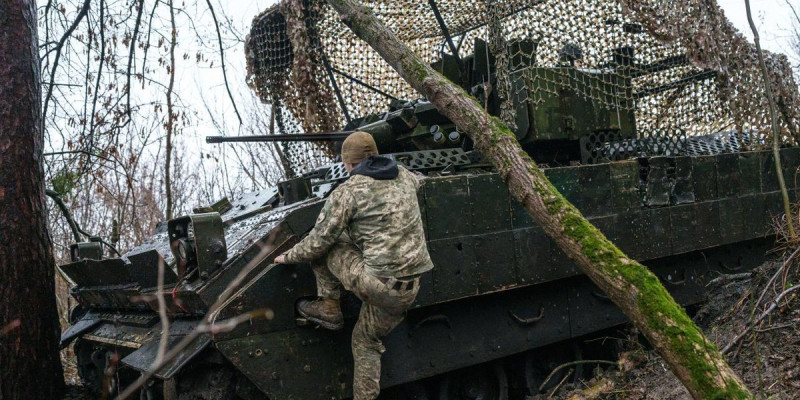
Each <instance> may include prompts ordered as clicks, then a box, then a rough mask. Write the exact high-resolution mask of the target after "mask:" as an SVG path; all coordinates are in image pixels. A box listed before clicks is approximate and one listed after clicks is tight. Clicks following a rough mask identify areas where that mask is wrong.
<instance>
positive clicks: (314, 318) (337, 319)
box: [297, 299, 344, 331]
mask: <svg viewBox="0 0 800 400" xmlns="http://www.w3.org/2000/svg"><path fill="white" fill-rule="evenodd" d="M297 312H298V313H300V315H302V316H303V317H305V318H307V319H308V320H309V321H311V322H314V323H316V324H319V326H321V327H323V328H325V329H330V330H333V331H338V330H339V329H342V327H344V317H343V316H342V309H341V308H340V307H339V300H331V299H319V300H306V299H301V300H300V301H298V302H297Z"/></svg>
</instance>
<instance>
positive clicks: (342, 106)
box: [247, 0, 800, 148]
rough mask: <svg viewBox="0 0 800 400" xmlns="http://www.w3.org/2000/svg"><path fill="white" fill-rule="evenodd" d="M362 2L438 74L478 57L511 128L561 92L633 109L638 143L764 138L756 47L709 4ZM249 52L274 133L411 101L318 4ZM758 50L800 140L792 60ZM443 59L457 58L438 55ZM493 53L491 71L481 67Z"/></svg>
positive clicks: (281, 9)
mask: <svg viewBox="0 0 800 400" xmlns="http://www.w3.org/2000/svg"><path fill="white" fill-rule="evenodd" d="M365 3H366V4H367V5H368V6H369V7H371V8H372V10H373V11H374V13H375V14H376V15H377V16H378V18H380V19H381V20H382V21H383V23H385V24H386V25H387V26H388V27H389V28H390V29H392V30H393V31H394V32H396V34H397V35H398V37H399V38H400V39H401V40H403V41H405V42H406V44H408V46H409V47H410V48H411V49H412V50H413V51H414V52H416V54H417V55H418V56H420V57H421V58H422V59H423V60H425V61H426V62H429V63H431V64H433V65H435V66H437V68H439V69H440V70H441V71H442V72H446V71H445V70H446V69H447V68H448V66H449V65H456V66H458V67H461V68H463V65H464V64H463V61H464V60H467V59H469V58H470V57H473V60H474V62H472V63H471V65H472V66H473V68H474V70H473V71H472V73H473V74H477V75H480V76H481V77H482V78H483V79H484V80H485V81H486V82H487V84H492V83H493V84H494V85H495V86H496V87H494V88H488V89H487V90H496V91H497V92H496V93H497V94H498V95H499V96H500V99H501V101H502V100H504V102H503V105H502V106H501V107H500V110H501V115H500V116H501V118H503V119H504V120H508V121H512V120H513V118H512V117H511V116H509V115H508V113H513V112H514V107H513V105H512V104H511V103H512V100H513V101H515V102H516V103H514V104H532V105H533V106H534V107H535V106H536V105H537V104H538V103H541V102H543V101H544V100H545V99H546V98H547V97H552V96H553V95H558V94H559V93H561V89H563V88H565V87H568V88H570V89H571V90H572V91H573V92H574V93H577V94H578V96H581V97H583V98H586V99H589V100H591V101H592V102H595V103H599V104H602V105H603V106H604V107H606V108H608V109H613V110H617V112H618V113H620V114H624V113H626V112H630V113H633V115H634V118H633V119H634V120H635V125H636V132H637V135H639V136H640V137H645V136H659V135H661V136H663V135H667V136H669V135H676V134H677V133H676V132H680V135H684V136H686V135H688V136H692V135H700V134H709V133H715V132H723V131H728V132H733V133H735V134H732V135H730V137H731V140H738V141H739V143H738V145H739V146H744V147H748V148H754V147H763V146H767V145H769V143H770V140H771V135H770V119H769V114H768V112H769V108H768V103H767V100H766V97H765V96H764V89H763V87H764V86H763V82H762V79H761V73H760V70H759V68H758V59H757V54H756V52H755V47H754V46H753V45H751V44H750V43H748V42H747V41H746V40H745V38H744V37H743V36H742V35H741V34H740V33H738V32H737V31H736V30H735V29H734V28H733V27H732V25H731V24H730V22H729V21H728V20H727V19H726V18H725V16H724V14H723V12H722V11H721V9H720V8H719V6H718V5H717V4H716V2H715V1H713V0H700V1H697V0H672V1H668V0H667V1H663V0H662V1H652V0H651V1H645V0H621V1H611V0H528V1H519V0H473V1H454V0H434V1H407V0H401V1H368V2H365ZM435 10H437V11H438V16H437V12H436V11H435ZM437 17H440V18H441V22H443V24H442V23H440V21H439V19H438V18H437ZM445 31H447V32H448V35H447V36H446V35H444V33H443V32H445ZM482 42H483V43H487V44H488V45H486V46H481V45H480V43H482ZM247 48H248V52H247V56H248V72H249V82H250V84H251V86H252V87H253V88H254V89H255V90H256V92H257V93H258V95H259V96H260V97H261V99H262V100H264V101H265V102H268V103H271V104H273V106H277V107H274V108H282V109H283V110H285V111H288V114H291V118H285V120H286V121H288V120H293V121H294V122H295V124H287V123H281V124H279V125H280V128H281V132H280V133H294V132H313V131H326V130H336V129H340V128H342V127H344V125H345V124H346V123H347V118H348V117H349V118H354V117H359V116H364V115H368V114H373V113H379V112H385V111H386V110H387V106H388V104H389V100H391V99H403V100H412V99H415V98H417V97H419V95H418V94H417V93H415V92H414V90H413V89H412V88H411V87H410V86H409V85H408V84H406V83H405V82H404V81H403V80H402V79H401V78H400V77H399V76H398V75H397V73H396V72H395V71H393V70H392V69H391V68H390V67H389V66H388V64H386V62H384V61H383V59H381V57H380V56H379V55H378V54H377V53H376V52H375V51H373V50H372V49H371V48H370V47H369V46H368V45H367V44H366V43H365V42H363V41H361V40H360V39H358V38H357V37H356V36H355V35H354V34H353V33H352V32H351V31H350V29H349V28H348V27H347V26H345V25H344V24H343V23H342V22H341V21H340V20H339V18H338V15H337V14H336V12H335V11H334V10H333V9H332V8H331V7H330V6H329V5H327V4H326V3H324V2H322V1H319V0H306V1H303V0H284V1H283V2H282V3H280V4H279V5H277V6H275V7H273V8H271V9H269V10H267V11H266V12H265V13H263V14H262V15H260V16H257V17H256V18H255V20H254V22H253V28H252V31H251V34H250V37H249V40H248V42H247ZM453 48H456V50H457V51H456V52H457V57H455V58H453V57H452V56H449V55H450V54H452V53H453V52H452V49H453ZM479 53H480V54H479ZM764 56H765V57H766V63H767V66H768V69H769V73H770V77H771V80H772V87H773V90H774V94H775V96H776V101H777V104H778V108H779V113H780V116H779V120H780V129H781V134H782V141H783V144H795V143H796V142H797V138H798V135H799V133H798V131H800V98H799V97H798V92H797V85H796V84H795V82H794V79H793V77H792V74H791V68H790V65H789V63H788V61H787V59H786V57H785V56H783V55H776V54H771V53H768V52H765V53H764ZM448 57H449V58H450V59H451V60H453V59H454V60H455V64H453V63H452V62H451V63H450V64H448V63H447V62H444V61H441V60H442V59H443V58H448ZM490 58H491V59H492V61H491V63H492V65H493V67H485V68H484V69H483V70H482V69H480V68H479V66H481V65H489V64H490V63H489V62H488V60H489V59H490ZM482 60H487V62H485V63H483V62H482ZM479 61H480V62H479ZM576 71H577V72H576ZM492 75H494V76H492ZM473 76H474V75H473ZM467 89H469V88H467ZM337 91H338V93H339V94H340V95H341V100H340V99H339V98H338V97H337V95H336V94H337ZM619 120H620V121H621V120H622V119H619Z"/></svg>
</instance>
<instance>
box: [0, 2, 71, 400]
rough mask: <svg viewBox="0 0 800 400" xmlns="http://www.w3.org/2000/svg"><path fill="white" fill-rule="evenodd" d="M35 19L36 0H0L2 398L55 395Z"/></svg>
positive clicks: (57, 370)
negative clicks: (0, 0)
mask: <svg viewBox="0 0 800 400" xmlns="http://www.w3.org/2000/svg"><path fill="white" fill-rule="evenodd" d="M36 43H37V18H36V5H35V2H34V1H33V0H11V1H2V2H0V76H2V80H0V226H2V229H0V259H2V260H3V261H2V262H1V263H0V296H1V297H0V298H2V299H3V300H2V301H0V325H1V326H0V365H2V368H0V398H3V399H54V398H57V397H58V395H59V393H60V391H61V389H62V387H63V371H62V368H61V361H60V359H59V356H58V338H59V326H58V318H57V315H56V301H55V292H54V291H55V287H54V274H55V270H54V260H53V253H52V248H51V244H50V236H49V234H48V232H47V214H46V207H45V189H44V180H43V179H44V170H43V166H42V149H43V136H42V125H41V122H42V121H41V94H40V76H39V73H38V71H39V57H38V54H37V51H36V48H37V47H36Z"/></svg>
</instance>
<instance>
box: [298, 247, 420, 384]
mask: <svg viewBox="0 0 800 400" xmlns="http://www.w3.org/2000/svg"><path fill="white" fill-rule="evenodd" d="M325 264H326V265H314V266H313V270H314V275H315V276H316V278H317V293H318V294H319V296H320V297H322V298H327V299H337V300H338V299H339V296H340V288H341V287H342V286H344V288H345V289H347V290H349V291H351V292H353V293H354V294H355V295H356V296H357V297H358V298H359V299H361V301H362V306H361V313H360V314H359V316H358V322H356V326H355V328H353V336H352V342H351V346H352V350H353V361H354V370H353V399H354V400H372V399H375V398H377V397H378V394H379V393H380V377H381V354H383V352H384V351H386V348H385V347H384V346H383V342H382V341H381V339H382V338H383V337H385V336H386V335H388V334H389V332H391V331H392V329H394V327H396V326H397V325H398V324H399V323H400V322H401V321H402V320H403V318H404V316H405V311H406V310H407V309H408V307H409V306H411V303H412V302H414V298H415V297H416V296H417V292H418V291H419V278H410V279H403V278H397V279H395V278H388V279H387V278H378V277H375V276H372V275H371V274H370V273H368V272H367V271H366V269H365V268H364V258H363V256H362V255H361V250H359V249H358V247H356V246H355V245H354V244H353V243H350V242H341V241H339V242H337V243H336V244H334V245H333V247H331V249H330V250H329V251H328V255H327V256H326V258H325ZM410 282H413V287H412V288H411V289H407V287H408V286H411V284H410Z"/></svg>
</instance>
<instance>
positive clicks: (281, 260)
mask: <svg viewBox="0 0 800 400" xmlns="http://www.w3.org/2000/svg"><path fill="white" fill-rule="evenodd" d="M275 264H286V253H283V254H281V255H279V256H277V257H275Z"/></svg>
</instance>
